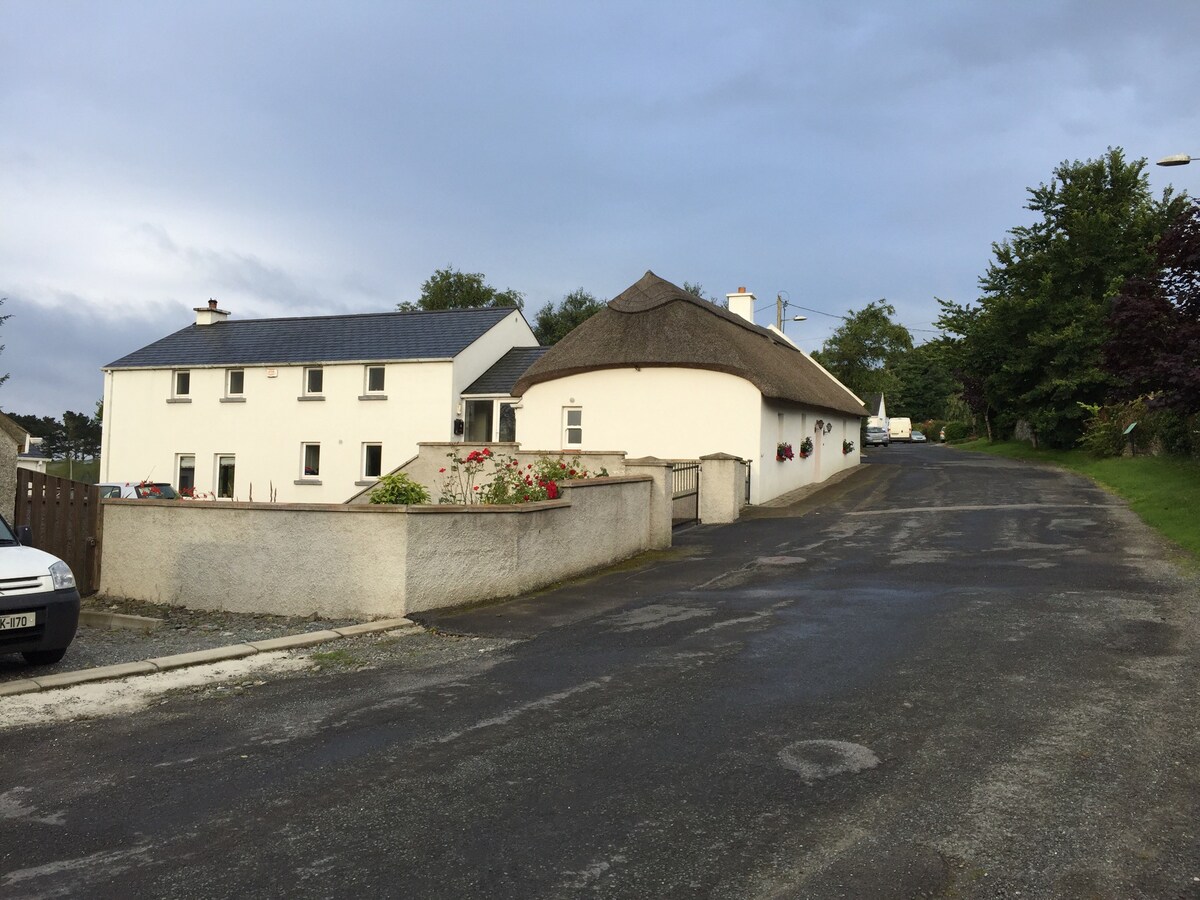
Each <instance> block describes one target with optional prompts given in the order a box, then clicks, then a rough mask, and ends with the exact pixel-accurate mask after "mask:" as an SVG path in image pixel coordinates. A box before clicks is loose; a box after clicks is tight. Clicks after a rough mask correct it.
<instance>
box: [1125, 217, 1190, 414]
mask: <svg viewBox="0 0 1200 900" xmlns="http://www.w3.org/2000/svg"><path fill="white" fill-rule="evenodd" d="M1156 259H1157V267H1158V271H1157V273H1156V274H1155V275H1154V276H1152V277H1136V278H1131V279H1129V280H1128V281H1127V282H1126V283H1125V286H1124V289H1123V290H1122V291H1121V293H1120V294H1119V295H1118V296H1117V297H1116V299H1115V300H1114V301H1113V309H1112V315H1111V317H1110V319H1109V324H1110V325H1111V327H1112V337H1111V339H1110V340H1109V342H1108V344H1107V346H1106V347H1105V366H1106V368H1107V370H1108V371H1109V373H1110V374H1112V375H1113V376H1114V377H1115V380H1116V384H1115V387H1114V390H1113V397H1114V398H1115V399H1120V400H1133V399H1136V398H1137V397H1139V396H1151V397H1152V398H1153V399H1154V401H1156V403H1157V405H1160V406H1165V407H1168V408H1170V409H1173V410H1175V411H1176V412H1178V413H1180V414H1182V415H1191V414H1192V413H1196V412H1200V201H1193V202H1192V205H1191V206H1190V207H1189V208H1188V209H1187V210H1186V211H1185V212H1184V213H1183V214H1182V215H1181V216H1180V217H1179V218H1178V219H1176V220H1175V222H1174V224H1172V226H1171V227H1170V229H1168V231H1167V233H1166V234H1164V235H1163V237H1162V239H1161V240H1160V241H1159V242H1158V247H1157V257H1156Z"/></svg>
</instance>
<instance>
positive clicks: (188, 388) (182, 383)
mask: <svg viewBox="0 0 1200 900" xmlns="http://www.w3.org/2000/svg"><path fill="white" fill-rule="evenodd" d="M173 390H174V393H173V395H172V396H175V397H186V396H188V395H189V394H190V393H191V392H192V373H191V372H189V371H188V370H187V369H181V370H179V371H177V372H176V373H175V385H174V389H173Z"/></svg>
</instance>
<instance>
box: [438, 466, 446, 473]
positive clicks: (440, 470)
mask: <svg viewBox="0 0 1200 900" xmlns="http://www.w3.org/2000/svg"><path fill="white" fill-rule="evenodd" d="M438 471H439V472H445V471H446V467H445V466H442V467H441V468H440V469H438Z"/></svg>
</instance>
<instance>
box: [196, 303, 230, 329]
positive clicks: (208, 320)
mask: <svg viewBox="0 0 1200 900" xmlns="http://www.w3.org/2000/svg"><path fill="white" fill-rule="evenodd" d="M192 312H194V313H195V314H196V324H197V325H216V324H217V323H218V322H224V321H225V320H226V319H228V318H229V310H227V309H218V308H217V301H216V300H209V301H208V306H197V307H194V308H193V310H192Z"/></svg>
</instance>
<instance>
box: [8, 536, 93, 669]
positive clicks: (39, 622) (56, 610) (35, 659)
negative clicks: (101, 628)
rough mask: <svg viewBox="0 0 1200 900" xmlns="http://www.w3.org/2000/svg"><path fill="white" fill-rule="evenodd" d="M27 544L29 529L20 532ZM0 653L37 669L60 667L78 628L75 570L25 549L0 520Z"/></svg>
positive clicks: (44, 555) (55, 559) (47, 554)
mask: <svg viewBox="0 0 1200 900" xmlns="http://www.w3.org/2000/svg"><path fill="white" fill-rule="evenodd" d="M21 531H22V532H23V533H24V535H25V538H26V540H28V529H24V528H23V529H21ZM0 586H2V588H3V590H0V653H20V654H21V655H22V656H24V657H25V662H27V663H31V664H32V665H50V664H51V663H56V662H58V661H59V660H60V659H62V658H63V656H64V655H65V654H66V652H67V647H69V646H70V644H71V641H72V640H74V639H75V629H76V628H77V627H78V626H79V589H78V588H77V587H76V586H75V575H74V574H73V573H72V572H71V567H70V566H68V565H67V564H66V563H65V562H63V561H62V560H61V559H59V558H58V557H57V556H51V555H50V554H49V553H45V552H44V551H42V550H37V549H35V548H33V547H23V546H21V542H20V541H18V540H17V536H16V535H15V534H14V533H13V530H12V529H11V528H10V527H9V525H8V522H6V521H4V519H3V518H0Z"/></svg>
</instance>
